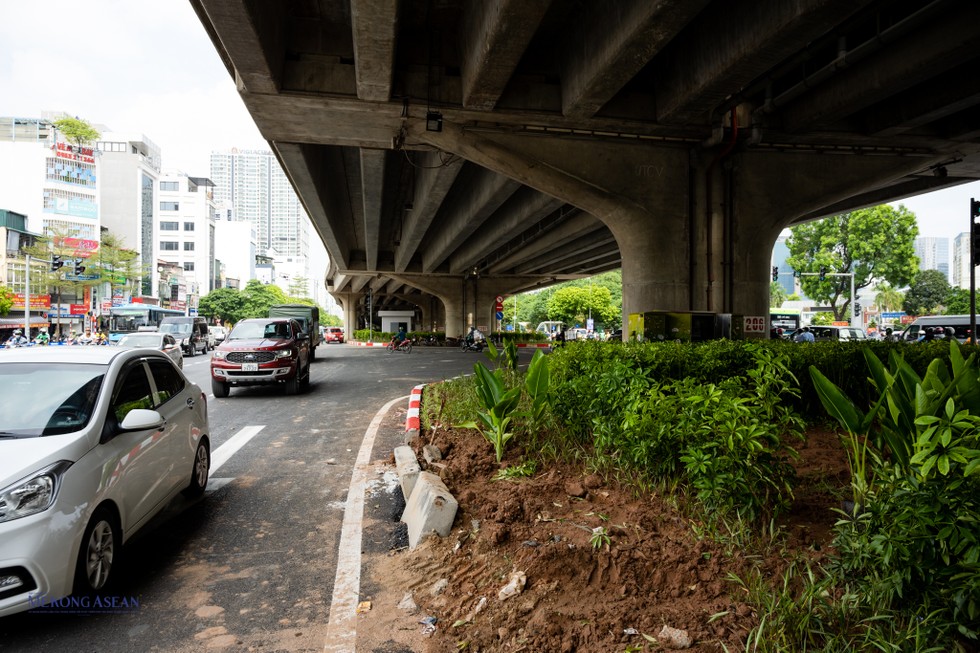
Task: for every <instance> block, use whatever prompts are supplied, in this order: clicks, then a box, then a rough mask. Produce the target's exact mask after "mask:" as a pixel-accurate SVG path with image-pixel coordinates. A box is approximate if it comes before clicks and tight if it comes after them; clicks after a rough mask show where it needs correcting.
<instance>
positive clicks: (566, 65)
mask: <svg viewBox="0 0 980 653" xmlns="http://www.w3.org/2000/svg"><path fill="white" fill-rule="evenodd" d="M708 1H709V0H656V1H652V0H627V1H624V2H594V3H589V4H586V5H585V6H586V7H587V12H586V13H585V14H584V15H578V16H576V20H575V21H574V23H573V25H571V29H570V32H569V35H568V38H567V39H566V40H565V43H564V47H563V48H562V49H561V53H562V60H561V62H560V63H559V67H560V70H561V80H562V86H561V93H562V113H563V114H564V115H565V116H567V117H570V118H591V117H592V116H594V115H595V114H596V113H598V111H599V110H600V109H601V108H602V107H603V106H604V105H605V104H606V103H607V102H609V101H610V100H611V99H612V98H613V97H614V96H615V95H616V94H617V93H619V92H620V91H621V90H622V89H623V87H624V86H626V84H627V83H628V82H629V81H630V80H631V79H633V78H634V77H635V76H636V75H637V73H639V72H640V71H641V70H642V69H643V67H644V66H646V65H647V63H649V62H650V61H651V60H652V59H653V58H654V57H655V56H656V55H657V53H658V52H660V50H661V49H662V48H663V47H664V46H665V45H666V44H667V43H669V42H670V41H671V39H673V38H674V37H675V36H676V35H677V33H678V32H680V31H681V29H682V28H683V27H684V26H685V25H686V24H687V23H689V22H690V21H691V20H692V19H693V18H694V17H695V16H697V14H698V12H700V11H701V10H702V9H703V8H704V7H705V6H707V4H708Z"/></svg>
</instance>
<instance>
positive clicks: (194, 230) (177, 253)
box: [154, 172, 217, 312]
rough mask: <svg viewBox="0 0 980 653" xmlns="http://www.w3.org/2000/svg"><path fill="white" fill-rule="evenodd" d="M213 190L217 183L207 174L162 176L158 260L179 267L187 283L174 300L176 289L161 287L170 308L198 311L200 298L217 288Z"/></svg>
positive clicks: (156, 247)
mask: <svg viewBox="0 0 980 653" xmlns="http://www.w3.org/2000/svg"><path fill="white" fill-rule="evenodd" d="M213 189H214V184H213V183H212V182H211V180H210V179H207V178H205V177H190V176H188V175H186V174H184V173H182V172H166V173H164V174H162V175H161V176H160V179H159V182H158V185H157V207H156V208H157V222H156V225H155V227H156V230H157V231H156V240H155V242H154V260H156V261H158V262H159V261H165V262H167V263H169V264H173V265H176V266H178V267H179V268H180V269H181V270H182V275H180V276H181V279H182V281H183V283H184V289H183V291H181V292H180V295H181V297H182V298H183V299H180V300H177V299H173V297H174V291H173V290H172V288H166V287H165V288H161V289H160V293H159V296H160V299H161V301H164V300H166V301H167V302H168V303H169V307H170V308H176V309H181V310H189V311H191V312H194V311H196V309H197V300H198V299H199V298H200V297H201V296H202V295H206V294H208V293H209V292H210V291H212V290H214V287H215V286H214V280H215V274H214V262H215V256H216V251H215V234H216V229H215V213H216V212H217V205H216V204H215V202H214V195H213ZM171 277H173V275H171ZM168 285H172V284H168Z"/></svg>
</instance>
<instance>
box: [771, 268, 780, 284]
mask: <svg viewBox="0 0 980 653" xmlns="http://www.w3.org/2000/svg"><path fill="white" fill-rule="evenodd" d="M777 279H779V266H778V265H774V266H772V280H773V281H776V280H777Z"/></svg>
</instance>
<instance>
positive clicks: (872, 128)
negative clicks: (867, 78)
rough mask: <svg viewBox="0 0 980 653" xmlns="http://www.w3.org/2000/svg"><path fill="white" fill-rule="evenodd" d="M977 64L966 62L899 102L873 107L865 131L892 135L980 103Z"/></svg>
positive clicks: (908, 92)
mask: <svg viewBox="0 0 980 653" xmlns="http://www.w3.org/2000/svg"><path fill="white" fill-rule="evenodd" d="M976 68H977V63H976V62H975V61H974V62H970V63H968V64H964V65H963V66H960V67H958V68H956V69H954V70H952V71H950V72H948V73H945V74H943V75H940V76H939V77H937V78H936V79H933V80H930V81H929V82H928V83H927V84H923V85H920V86H918V87H916V88H914V89H911V90H908V91H906V92H905V93H902V94H901V96H900V97H899V99H898V100H897V101H889V102H886V103H882V104H881V105H880V106H875V107H871V108H869V109H868V110H867V111H866V112H865V114H864V116H863V117H862V120H863V122H864V124H865V132H866V133H867V134H870V135H874V136H892V135H895V134H899V133H902V132H905V131H908V130H910V129H914V128H916V127H920V126H922V125H926V124H928V123H931V122H937V121H939V120H940V119H941V118H945V117H946V116H951V115H953V114H956V113H959V112H960V111H964V110H966V109H969V108H971V107H975V106H978V105H980V75H978V74H972V73H974V72H976Z"/></svg>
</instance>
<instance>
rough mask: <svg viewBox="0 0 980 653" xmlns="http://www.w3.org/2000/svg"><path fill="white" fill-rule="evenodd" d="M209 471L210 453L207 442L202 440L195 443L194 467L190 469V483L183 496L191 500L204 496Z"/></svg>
mask: <svg viewBox="0 0 980 653" xmlns="http://www.w3.org/2000/svg"><path fill="white" fill-rule="evenodd" d="M210 469H211V451H210V450H209V449H208V441H207V440H206V439H204V438H201V440H200V441H199V442H198V443H197V451H196V452H195V453H194V466H193V468H191V482H190V483H189V484H188V486H187V487H186V488H185V489H184V496H185V497H189V498H191V499H196V498H197V497H199V496H201V495H202V494H204V490H205V488H207V486H208V471H209V470H210Z"/></svg>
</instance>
